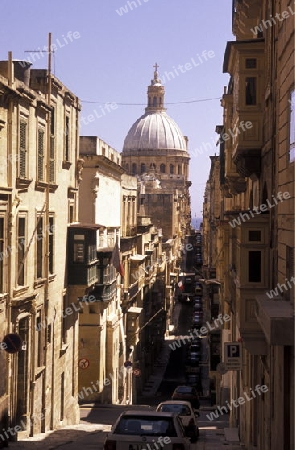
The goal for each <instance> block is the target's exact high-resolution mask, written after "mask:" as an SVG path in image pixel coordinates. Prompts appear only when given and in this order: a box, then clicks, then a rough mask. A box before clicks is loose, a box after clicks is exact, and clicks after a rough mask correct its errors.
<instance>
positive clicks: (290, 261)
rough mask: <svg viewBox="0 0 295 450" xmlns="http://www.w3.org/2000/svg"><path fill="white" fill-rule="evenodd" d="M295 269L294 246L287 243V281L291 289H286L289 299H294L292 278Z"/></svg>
mask: <svg viewBox="0 0 295 450" xmlns="http://www.w3.org/2000/svg"><path fill="white" fill-rule="evenodd" d="M294 269H295V264H294V248H292V247H289V246H288V245H287V246H286V279H287V281H289V283H287V285H288V287H289V289H288V290H287V291H286V298H288V300H289V301H292V300H293V299H294V282H292V278H293V277H294V276H295V270H294ZM293 279H294V278H293ZM287 281H286V282H287ZM290 286H291V287H290Z"/></svg>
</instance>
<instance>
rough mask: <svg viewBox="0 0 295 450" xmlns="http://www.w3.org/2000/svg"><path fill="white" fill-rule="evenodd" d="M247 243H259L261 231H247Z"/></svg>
mask: <svg viewBox="0 0 295 450" xmlns="http://www.w3.org/2000/svg"><path fill="white" fill-rule="evenodd" d="M249 241H251V242H254V241H256V242H260V241H261V231H260V230H249Z"/></svg>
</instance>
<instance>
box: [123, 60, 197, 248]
mask: <svg viewBox="0 0 295 450" xmlns="http://www.w3.org/2000/svg"><path fill="white" fill-rule="evenodd" d="M155 67H156V70H155V72H154V78H153V79H152V80H151V84H150V86H148V93H147V94H148V105H147V107H146V108H145V114H144V115H142V116H141V117H140V118H139V119H138V120H137V121H136V122H135V123H134V124H133V125H132V127H131V128H130V130H129V132H128V134H127V136H126V138H125V141H124V147H123V152H122V164H123V167H124V168H125V170H126V172H127V173H128V174H130V175H135V176H137V178H138V188H139V213H140V214H141V215H144V216H149V217H151V220H152V223H153V225H154V226H156V227H159V226H160V227H161V228H162V230H163V240H168V239H177V240H178V242H179V243H180V240H181V237H182V236H183V237H184V236H185V234H188V233H189V229H190V219H191V215H190V197H189V187H190V185H191V182H190V181H188V175H189V160H190V158H189V155H188V152H187V142H188V139H187V137H185V136H183V134H182V132H181V131H180V129H179V127H178V125H177V124H176V122H175V121H174V120H173V119H172V118H171V117H169V116H168V114H167V113H166V109H165V107H164V94H165V89H164V86H163V85H162V84H161V80H160V79H159V78H158V72H157V65H156V66H155Z"/></svg>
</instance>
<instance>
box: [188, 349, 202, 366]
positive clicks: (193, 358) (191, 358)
mask: <svg viewBox="0 0 295 450" xmlns="http://www.w3.org/2000/svg"><path fill="white" fill-rule="evenodd" d="M201 358H202V355H201V352H200V351H199V352H192V353H189V354H188V355H187V358H186V361H187V364H189V365H191V366H198V365H199V364H200V361H201Z"/></svg>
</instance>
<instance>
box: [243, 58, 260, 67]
mask: <svg viewBox="0 0 295 450" xmlns="http://www.w3.org/2000/svg"><path fill="white" fill-rule="evenodd" d="M245 65H246V69H256V66H257V59H256V58H246V64H245Z"/></svg>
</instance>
